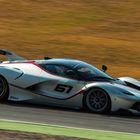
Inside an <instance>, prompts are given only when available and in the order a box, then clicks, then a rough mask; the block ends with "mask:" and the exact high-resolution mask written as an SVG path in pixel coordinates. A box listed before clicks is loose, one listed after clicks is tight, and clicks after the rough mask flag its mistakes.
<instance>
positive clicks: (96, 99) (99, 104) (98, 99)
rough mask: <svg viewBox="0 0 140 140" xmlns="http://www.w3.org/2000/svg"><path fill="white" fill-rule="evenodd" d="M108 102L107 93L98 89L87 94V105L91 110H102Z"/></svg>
mask: <svg viewBox="0 0 140 140" xmlns="http://www.w3.org/2000/svg"><path fill="white" fill-rule="evenodd" d="M107 103H108V97H107V94H106V93H105V92H104V91H103V90H100V89H96V90H92V91H91V92H90V93H89V96H88V106H89V108H90V109H92V110H93V111H97V112H100V111H102V110H104V109H105V108H106V106H107Z"/></svg>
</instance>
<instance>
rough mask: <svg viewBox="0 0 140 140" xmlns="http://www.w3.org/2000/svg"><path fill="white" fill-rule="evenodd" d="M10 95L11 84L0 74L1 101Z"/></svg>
mask: <svg viewBox="0 0 140 140" xmlns="http://www.w3.org/2000/svg"><path fill="white" fill-rule="evenodd" d="M8 97H9V86H8V82H7V81H6V79H5V78H4V77H3V76H1V75H0V102H5V101H7V100H8Z"/></svg>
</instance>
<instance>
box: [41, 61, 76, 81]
mask: <svg viewBox="0 0 140 140" xmlns="http://www.w3.org/2000/svg"><path fill="white" fill-rule="evenodd" d="M43 68H44V69H46V70H47V71H48V72H50V73H52V74H55V75H58V76H62V77H67V78H72V79H78V76H77V74H76V73H75V71H73V70H72V69H70V68H68V67H66V66H63V65H54V64H48V65H47V64H46V65H45V66H43Z"/></svg>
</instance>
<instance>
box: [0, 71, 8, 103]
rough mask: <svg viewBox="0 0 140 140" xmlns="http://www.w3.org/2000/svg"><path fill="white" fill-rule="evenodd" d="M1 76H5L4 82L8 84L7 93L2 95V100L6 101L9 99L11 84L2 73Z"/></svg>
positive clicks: (0, 99) (0, 98)
mask: <svg viewBox="0 0 140 140" xmlns="http://www.w3.org/2000/svg"><path fill="white" fill-rule="evenodd" d="M0 78H3V80H4V82H5V83H6V86H7V91H6V94H5V95H3V96H2V97H0V102H4V101H7V100H8V97H9V91H10V88H9V84H8V81H7V79H6V78H5V77H4V76H3V75H2V74H1V73H0Z"/></svg>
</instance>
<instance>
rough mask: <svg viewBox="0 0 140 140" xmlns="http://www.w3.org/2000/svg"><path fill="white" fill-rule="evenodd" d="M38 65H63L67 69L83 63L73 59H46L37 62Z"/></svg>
mask: <svg viewBox="0 0 140 140" xmlns="http://www.w3.org/2000/svg"><path fill="white" fill-rule="evenodd" d="M36 62H37V63H38V64H56V65H65V66H69V67H74V66H75V65H78V64H80V63H84V62H82V61H79V60H75V59H55V58H53V59H48V60H37V61H36Z"/></svg>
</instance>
